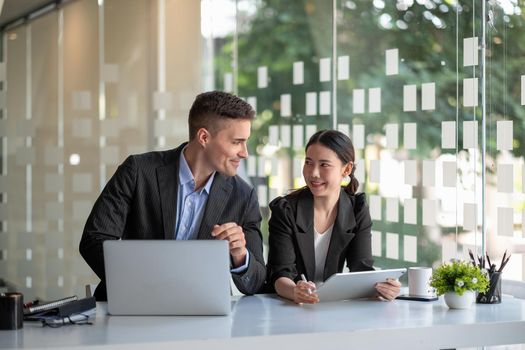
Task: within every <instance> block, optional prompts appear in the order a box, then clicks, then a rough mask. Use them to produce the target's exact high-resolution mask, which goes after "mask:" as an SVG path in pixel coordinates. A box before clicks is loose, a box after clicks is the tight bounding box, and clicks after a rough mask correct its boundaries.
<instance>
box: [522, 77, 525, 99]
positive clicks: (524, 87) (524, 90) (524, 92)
mask: <svg viewBox="0 0 525 350" xmlns="http://www.w3.org/2000/svg"><path fill="white" fill-rule="evenodd" d="M521 105H522V106H523V105H525V75H522V76H521Z"/></svg>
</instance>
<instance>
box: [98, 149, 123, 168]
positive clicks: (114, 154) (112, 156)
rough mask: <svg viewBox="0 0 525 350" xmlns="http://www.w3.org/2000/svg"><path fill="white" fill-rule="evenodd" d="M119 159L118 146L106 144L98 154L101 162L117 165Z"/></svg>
mask: <svg viewBox="0 0 525 350" xmlns="http://www.w3.org/2000/svg"><path fill="white" fill-rule="evenodd" d="M119 160H120V149H119V147H118V146H106V147H104V152H101V154H100V162H101V163H102V164H106V165H108V164H114V165H117V164H118V163H119Z"/></svg>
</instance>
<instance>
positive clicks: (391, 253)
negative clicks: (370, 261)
mask: <svg viewBox="0 0 525 350" xmlns="http://www.w3.org/2000/svg"><path fill="white" fill-rule="evenodd" d="M386 257H387V258H389V259H399V235H398V234H397V233H391V232H387V233H386Z"/></svg>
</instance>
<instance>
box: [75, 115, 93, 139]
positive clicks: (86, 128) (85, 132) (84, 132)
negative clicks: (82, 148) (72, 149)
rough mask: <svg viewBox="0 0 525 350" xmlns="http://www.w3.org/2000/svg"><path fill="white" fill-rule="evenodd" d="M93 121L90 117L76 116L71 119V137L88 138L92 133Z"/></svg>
mask: <svg viewBox="0 0 525 350" xmlns="http://www.w3.org/2000/svg"><path fill="white" fill-rule="evenodd" d="M92 127H93V122H92V120H91V119H87V118H78V119H75V120H73V130H72V131H73V132H72V134H73V137H78V138H90V137H91V135H92Z"/></svg>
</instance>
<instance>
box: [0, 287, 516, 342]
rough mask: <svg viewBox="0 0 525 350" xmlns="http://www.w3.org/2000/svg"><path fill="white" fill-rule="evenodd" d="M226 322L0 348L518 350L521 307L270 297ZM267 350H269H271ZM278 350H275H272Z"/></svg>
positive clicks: (236, 303)
mask: <svg viewBox="0 0 525 350" xmlns="http://www.w3.org/2000/svg"><path fill="white" fill-rule="evenodd" d="M232 307H233V312H232V314H231V315H230V316H214V317H204V316H200V317H172V316H163V317H140V316H133V317H130V316H107V315H106V304H104V303H99V304H98V305H97V316H96V318H95V320H94V325H92V326H64V327H62V328H58V329H50V328H42V327H40V326H39V325H37V324H30V323H27V322H26V323H25V324H24V328H23V329H22V330H18V331H0V349H5V348H59V347H64V348H66V349H67V348H71V349H73V348H74V349H78V348H90V347H94V348H101V347H102V348H104V347H110V348H111V349H144V348H148V349H173V348H175V347H177V348H178V349H212V348H213V349H228V350H230V349H243V350H254V349H264V350H274V349H275V346H276V345H277V346H279V349H278V350H282V349H284V347H286V346H292V347H291V348H298V346H297V345H298V343H300V344H301V349H315V350H319V349H342V348H344V349H352V348H355V349H376V348H377V349H385V348H387V347H388V349H426V348H429V349H439V348H452V347H466V346H481V345H496V344H516V343H525V301H523V300H521V299H515V298H512V297H504V299H503V302H502V303H501V304H499V305H479V304H476V305H474V306H473V307H472V309H470V310H449V309H448V308H447V307H446V306H445V304H444V302H443V301H442V300H441V299H440V300H439V301H436V302H432V303H427V302H414V301H401V300H397V301H395V302H390V303H389V302H381V301H375V300H355V301H346V302H333V303H320V304H317V305H307V306H298V305H295V304H292V303H288V302H286V301H283V300H282V299H279V298H278V297H276V296H275V295H258V296H250V297H240V298H239V297H235V298H234V299H233V301H232ZM272 346H273V347H274V348H273V349H272ZM275 350H277V349H275Z"/></svg>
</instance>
